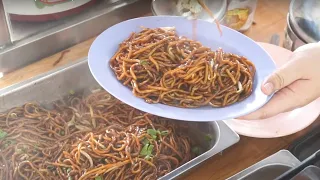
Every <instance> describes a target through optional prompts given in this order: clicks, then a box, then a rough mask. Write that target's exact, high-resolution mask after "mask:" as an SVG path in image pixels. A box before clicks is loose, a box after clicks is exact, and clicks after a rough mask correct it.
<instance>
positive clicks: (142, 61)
mask: <svg viewBox="0 0 320 180" xmlns="http://www.w3.org/2000/svg"><path fill="white" fill-rule="evenodd" d="M139 64H140V65H148V64H149V62H148V61H146V60H140V62H139Z"/></svg>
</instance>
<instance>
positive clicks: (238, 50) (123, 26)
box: [88, 16, 275, 121]
mask: <svg viewBox="0 0 320 180" xmlns="http://www.w3.org/2000/svg"><path fill="white" fill-rule="evenodd" d="M192 24H193V22H192V21H189V20H187V19H185V18H183V17H173V16H152V17H143V18H137V19H131V20H128V21H124V22H122V23H119V24H117V25H115V26H112V27H110V28H109V29H107V30H106V31H104V32H103V33H102V34H101V35H99V36H98V37H97V38H96V39H95V41H94V42H93V44H92V46H91V48H90V51H89V55H88V63H89V67H90V70H91V73H92V74H93V76H94V78H95V79H96V80H97V81H98V83H99V84H100V85H101V86H102V87H103V88H104V89H105V90H107V91H108V92H109V93H110V94H112V95H113V96H114V97H116V98H118V99H119V100H121V101H122V102H124V103H126V104H128V105H130V106H132V107H135V108H137V109H139V110H141V111H144V112H148V113H151V114H154V115H157V116H161V117H166V118H171V119H176V120H186V121H216V120H225V119H232V118H235V117H240V116H242V115H245V114H248V113H250V112H253V111H255V110H256V109H258V108H260V107H261V106H263V105H264V104H265V103H266V102H267V101H268V100H269V99H270V97H271V96H266V95H265V94H263V93H262V91H261V88H260V86H261V83H262V82H263V80H264V79H265V78H266V77H267V76H268V75H269V74H271V72H273V71H274V70H275V64H274V62H273V61H272V59H271V57H270V56H269V55H268V53H267V52H266V51H265V50H264V49H263V48H262V47H261V46H259V45H258V44H257V43H256V42H254V41H253V40H251V39H249V38H248V37H246V36H244V35H243V34H241V33H239V32H237V31H235V30H232V29H230V28H227V27H224V26H222V31H223V36H220V34H219V32H218V29H217V27H216V25H215V24H213V23H209V22H207V21H203V20H198V22H197V31H196V33H197V34H196V36H197V40H198V41H200V42H201V43H202V44H203V45H204V46H207V47H210V48H212V49H213V50H216V49H217V48H219V47H221V48H222V49H223V50H224V51H225V52H230V53H234V54H238V55H243V56H245V57H247V58H248V59H249V60H251V61H252V62H253V63H254V65H255V67H256V69H257V72H256V75H255V77H254V84H253V92H252V94H251V95H250V96H249V97H248V98H246V99H245V100H243V101H241V102H239V103H235V104H232V105H230V106H227V107H223V108H212V107H211V106H210V107H209V106H205V107H199V108H177V107H172V106H167V105H163V104H148V103H146V102H145V101H144V100H143V99H141V98H137V97H135V96H134V95H133V93H132V92H131V90H130V89H129V88H127V87H125V86H124V85H122V83H121V82H119V81H118V80H117V78H116V77H115V75H114V72H113V71H112V69H111V68H110V66H109V60H110V58H111V57H112V56H113V55H114V54H115V52H116V51H117V49H118V47H119V44H120V43H121V42H122V41H124V40H125V39H127V38H128V37H129V35H130V33H132V32H133V31H136V32H137V31H140V30H141V28H140V27H141V26H144V27H148V28H159V27H175V28H176V30H177V33H178V34H179V35H181V36H186V37H189V38H191V37H192V32H193V31H192V29H193V28H192Z"/></svg>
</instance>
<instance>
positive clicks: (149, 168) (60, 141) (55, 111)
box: [0, 91, 194, 180]
mask: <svg viewBox="0 0 320 180" xmlns="http://www.w3.org/2000/svg"><path fill="white" fill-rule="evenodd" d="M0 128H1V130H0V150H1V151H0V179H5V180H11V179H35V180H37V179H43V180H51V179H52V180H53V179H68V180H76V179H79V180H84V179H98V180H100V179H139V180H140V179H157V178H158V177H161V176H164V175H165V174H167V173H169V172H170V171H172V170H173V169H175V168H177V167H179V166H180V165H182V164H184V163H186V162H187V161H189V160H190V159H191V158H192V157H193V156H194V155H193V153H192V152H191V140H190V139H189V138H188V137H187V135H186V133H185V131H186V128H187V127H186V126H185V124H177V123H174V122H172V121H167V120H166V119H164V118H160V117H157V116H153V115H150V114H146V113H143V112H141V111H138V110H136V109H134V108H132V107H130V106H128V105H125V104H123V103H121V102H120V101H118V100H116V99H115V98H113V97H112V96H110V95H109V94H108V93H106V92H105V91H100V92H96V93H93V94H91V95H89V96H88V97H86V98H79V97H78V96H72V97H69V98H66V99H65V100H64V101H61V102H60V101H59V102H56V103H54V107H53V108H50V109H49V108H44V107H42V106H39V105H37V104H35V103H27V104H25V105H23V106H21V107H16V108H13V109H11V110H9V111H7V112H5V113H0Z"/></svg>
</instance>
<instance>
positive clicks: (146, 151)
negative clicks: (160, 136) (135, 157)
mask: <svg viewBox="0 0 320 180" xmlns="http://www.w3.org/2000/svg"><path fill="white" fill-rule="evenodd" d="M148 148H149V144H146V145H144V146H143V148H142V149H141V151H140V155H142V156H146V155H148Z"/></svg>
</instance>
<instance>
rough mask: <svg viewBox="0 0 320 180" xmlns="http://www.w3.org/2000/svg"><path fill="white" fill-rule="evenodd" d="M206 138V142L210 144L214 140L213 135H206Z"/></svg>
mask: <svg viewBox="0 0 320 180" xmlns="http://www.w3.org/2000/svg"><path fill="white" fill-rule="evenodd" d="M205 138H206V141H209V142H210V141H211V140H212V139H213V138H212V135H211V134H207V135H205Z"/></svg>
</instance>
